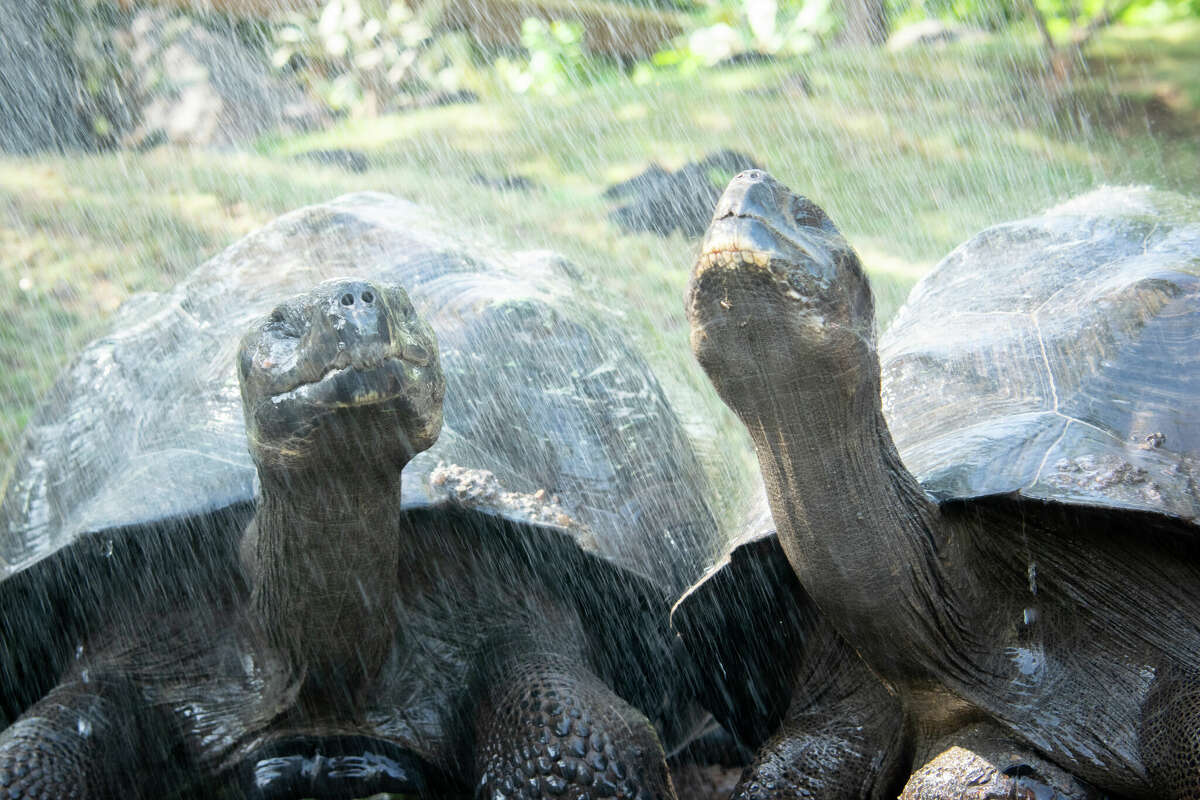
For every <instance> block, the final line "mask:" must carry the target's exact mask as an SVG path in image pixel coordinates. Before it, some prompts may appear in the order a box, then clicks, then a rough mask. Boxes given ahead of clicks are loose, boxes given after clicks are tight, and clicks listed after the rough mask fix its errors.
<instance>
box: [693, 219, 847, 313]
mask: <svg viewBox="0 0 1200 800" xmlns="http://www.w3.org/2000/svg"><path fill="white" fill-rule="evenodd" d="M834 245H835V241H834V240H833V237H831V236H830V235H829V234H828V233H827V232H826V231H824V230H823V229H821V228H819V227H816V226H815V225H794V226H792V230H791V231H781V230H779V228H778V227H777V226H776V225H773V224H772V223H771V221H770V220H767V219H764V218H762V217H759V216H756V215H730V216H727V217H723V218H721V219H717V220H714V221H713V223H712V225H711V226H709V229H708V233H707V235H706V236H705V237H704V244H703V246H702V248H701V252H700V255H699V257H698V258H697V259H696V263H695V266H694V267H693V268H692V280H691V292H690V294H691V298H690V299H691V304H692V306H693V309H694V311H700V310H701V306H708V307H711V306H712V305H713V303H712V302H711V300H712V299H717V300H718V305H719V306H720V307H721V308H722V309H723V310H724V311H728V310H730V308H729V302H728V300H727V299H726V294H727V290H728V287H729V286H730V285H731V284H736V283H738V282H740V281H742V280H746V279H748V278H749V279H752V280H753V281H754V283H755V284H756V285H757V286H759V289H758V291H759V292H761V291H762V288H764V287H765V286H767V285H771V286H773V287H774V289H775V291H774V292H773V293H772V294H774V295H776V297H777V298H778V299H780V300H786V301H791V302H792V303H799V304H801V305H808V304H810V303H812V302H814V301H816V300H817V299H819V298H820V297H821V296H822V295H823V293H824V292H825V291H826V290H827V289H828V287H829V285H830V284H831V283H832V282H833V280H834V279H835V275H836V270H837V264H836V259H835V257H834ZM754 311H755V309H753V308H750V309H747V312H748V313H754Z"/></svg>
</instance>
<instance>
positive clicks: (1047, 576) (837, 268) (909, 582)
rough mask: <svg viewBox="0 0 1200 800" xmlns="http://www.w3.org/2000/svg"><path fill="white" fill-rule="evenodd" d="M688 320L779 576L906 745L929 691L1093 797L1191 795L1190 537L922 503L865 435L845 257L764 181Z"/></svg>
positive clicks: (997, 507)
mask: <svg viewBox="0 0 1200 800" xmlns="http://www.w3.org/2000/svg"><path fill="white" fill-rule="evenodd" d="M688 314H689V318H690V320H691V323H692V347H693V351H694V352H695V354H696V357H697V359H698V360H699V361H700V363H701V365H702V366H703V367H704V369H705V371H706V372H707V373H708V375H709V377H710V379H711V380H712V382H713V384H714V386H715V388H716V389H717V391H718V393H719V394H720V395H721V397H722V399H723V400H724V401H725V402H726V403H727V404H728V405H729V406H730V408H731V409H733V411H734V412H735V413H736V414H737V415H738V417H739V418H740V419H741V421H742V422H743V423H744V424H745V426H746V428H747V430H748V432H749V434H750V436H751V439H752V440H753V442H754V446H755V450H756V452H757V455H758V461H759V466H760V469H761V470H762V474H763V478H764V481H765V482H766V485H767V493H768V498H769V501H770V505H771V510H772V514H773V517H774V520H775V523H776V525H777V526H778V530H779V537H780V541H781V543H782V545H783V549H784V551H785V553H786V554H787V557H788V560H789V561H790V563H791V564H792V567H793V569H794V570H795V572H796V575H797V577H798V578H799V579H800V582H801V584H803V586H804V588H805V590H806V591H808V592H809V593H810V594H811V596H812V597H813V599H814V600H815V601H816V603H817V605H818V606H819V607H820V609H821V610H822V612H824V613H825V614H826V615H828V617H829V619H830V621H831V622H832V623H833V624H834V625H835V626H836V627H837V628H838V630H839V631H840V633H841V634H842V635H843V636H844V637H845V638H846V640H847V642H848V643H849V644H850V645H851V646H852V647H853V648H854V649H855V650H857V651H858V652H859V653H860V654H861V655H862V657H863V659H864V660H865V661H866V663H867V664H868V665H869V666H870V667H871V668H872V669H873V670H874V671H875V672H876V673H877V674H878V675H879V676H880V677H881V678H883V679H884V680H885V681H887V682H888V683H889V684H890V685H892V686H894V687H896V689H897V691H898V692H899V694H900V696H901V698H902V700H904V702H905V705H906V707H907V708H909V709H913V713H915V714H916V715H917V720H916V722H917V726H918V727H919V728H925V727H928V726H930V725H932V724H933V723H932V722H931V720H930V718H929V717H928V716H927V715H928V714H930V713H933V714H934V715H936V713H937V712H936V709H934V710H932V711H931V710H930V709H922V707H921V705H920V703H917V702H914V700H913V698H914V695H915V693H916V692H917V691H918V690H919V689H920V688H921V687H927V686H936V687H939V688H940V689H941V691H943V692H944V693H945V695H946V696H947V697H948V698H954V697H957V698H958V700H959V701H965V702H966V703H967V704H968V705H969V706H972V707H974V708H976V709H977V710H978V711H979V712H980V713H983V714H985V715H988V716H991V717H992V718H993V719H995V720H997V721H998V722H999V723H1000V724H1001V725H1003V726H1004V727H1005V728H1006V729H1008V730H1010V731H1012V733H1013V734H1014V735H1015V736H1017V737H1018V738H1024V739H1025V740H1026V741H1027V742H1028V743H1029V744H1030V745H1032V746H1034V747H1036V748H1037V749H1038V750H1039V751H1041V752H1042V753H1044V754H1045V755H1046V756H1047V757H1049V758H1050V759H1051V760H1053V761H1055V762H1056V763H1058V764H1060V765H1061V766H1063V767H1064V768H1066V769H1067V770H1068V771H1070V772H1071V773H1073V774H1076V775H1078V776H1080V777H1081V778H1084V779H1086V780H1088V781H1089V782H1092V783H1094V784H1096V785H1097V786H1098V787H1100V788H1102V789H1105V790H1109V791H1116V792H1120V793H1125V794H1129V795H1131V796H1135V797H1146V798H1149V797H1156V798H1161V797H1174V798H1188V799H1189V800H1195V798H1197V797H1200V785H1198V784H1197V782H1196V779H1195V778H1194V777H1193V778H1191V779H1189V778H1185V777H1175V776H1186V775H1191V776H1196V775H1197V774H1200V773H1198V771H1197V770H1195V769H1194V765H1196V764H1198V763H1200V745H1198V739H1200V737H1197V735H1196V731H1197V730H1200V715H1197V714H1196V713H1195V712H1194V711H1193V710H1192V708H1193V707H1192V704H1191V703H1190V702H1189V701H1188V700H1187V698H1188V697H1189V695H1188V694H1187V691H1186V690H1184V691H1183V692H1182V693H1181V691H1180V687H1187V686H1190V685H1193V683H1194V680H1195V679H1194V678H1193V677H1192V675H1193V673H1192V670H1193V669H1194V665H1195V664H1196V663H1200V660H1197V658H1195V656H1197V655H1198V654H1200V625H1198V624H1197V622H1196V620H1197V619H1200V593H1197V592H1196V591H1195V588H1194V587H1196V586H1200V559H1197V558H1196V554H1195V553H1194V552H1193V551H1192V550H1190V549H1189V548H1188V546H1187V545H1185V544H1182V543H1183V542H1187V541H1189V537H1192V538H1194V536H1195V534H1194V530H1192V531H1190V532H1186V533H1183V532H1180V531H1179V530H1177V529H1176V528H1171V526H1172V525H1177V527H1178V524H1177V523H1174V522H1172V521H1171V520H1168V519H1158V518H1155V517H1153V516H1152V515H1142V516H1136V515H1132V514H1129V515H1125V514H1122V513H1121V512H1117V511H1114V510H1109V509H1104V510H1095V509H1087V508H1075V509H1070V510H1064V509H1061V508H1056V507H1054V506H1050V505H1043V506H1039V505H1037V504H1035V503H1027V504H1023V505H1017V504H1016V502H1015V501H1006V500H1005V499H1003V498H996V499H986V500H985V499H979V500H975V501H973V502H972V503H971V504H969V505H968V506H967V507H965V508H960V507H957V506H953V505H949V506H946V507H941V506H939V505H938V504H936V503H935V502H933V501H932V500H931V499H930V498H929V497H928V496H927V495H926V494H925V492H924V491H923V489H922V487H921V485H920V484H919V483H918V482H917V480H916V479H915V478H914V477H913V475H912V474H911V473H909V472H908V470H907V469H906V468H905V467H904V464H903V463H902V462H901V460H900V458H899V456H898V454H897V452H896V448H895V446H894V444H893V442H892V438H891V435H890V432H889V431H888V427H887V423H886V421H885V419H884V417H883V413H882V408H881V401H880V393H879V390H880V370H879V361H878V355H877V353H876V350H875V337H874V314H873V304H872V298H871V294H870V287H869V285H868V282H867V280H866V277H865V274H864V273H863V271H862V268H861V265H860V264H859V261H858V258H857V256H856V255H855V254H854V252H853V250H852V249H851V248H850V246H849V245H848V244H847V243H846V241H845V239H843V238H842V236H841V234H840V233H838V231H837V229H836V227H834V225H833V223H832V222H831V221H830V220H829V219H828V217H827V216H826V215H825V213H824V212H823V211H821V210H820V209H819V208H817V207H816V206H815V205H813V204H812V203H811V202H809V201H807V200H805V199H804V198H800V197H797V196H796V195H793V194H792V193H791V192H789V191H788V190H787V189H786V188H785V187H783V186H782V185H780V184H778V183H777V182H776V181H774V180H773V179H772V178H771V177H770V176H768V175H766V174H765V173H763V172H760V171H751V172H748V173H743V174H742V175H740V176H738V178H735V179H734V181H733V182H732V183H731V184H730V188H729V189H728V190H727V191H726V194H725V196H724V197H723V198H722V200H721V202H720V203H719V204H718V207H717V211H716V213H715V215H714V220H713V224H712V226H711V227H710V229H709V232H708V235H707V237H706V239H705V244H704V246H703V247H702V253H701V256H700V258H699V259H698V261H697V263H696V267H695V269H694V271H693V275H692V281H691V284H690V290H689V298H688ZM1156 526H1157V528H1161V529H1162V530H1158V529H1156ZM1017 543H1019V546H1017ZM1082 554H1086V558H1082V557H1081V555H1082ZM1034 562H1036V564H1037V575H1038V581H1037V584H1038V587H1039V589H1040V590H1039V591H1038V592H1036V593H1034V592H1031V590H1030V578H1029V576H1028V574H1027V573H1028V570H1029V564H1030V563H1034ZM1131 598H1138V600H1133V599H1131ZM1180 658H1184V659H1186V660H1188V661H1189V662H1190V663H1189V665H1188V666H1187V667H1186V668H1184V667H1180V666H1177V660H1176V659H1180ZM1176 672H1180V673H1182V677H1181V678H1177V677H1175V673H1176ZM1163 709H1171V710H1170V711H1165V710H1163ZM927 723H928V725H927Z"/></svg>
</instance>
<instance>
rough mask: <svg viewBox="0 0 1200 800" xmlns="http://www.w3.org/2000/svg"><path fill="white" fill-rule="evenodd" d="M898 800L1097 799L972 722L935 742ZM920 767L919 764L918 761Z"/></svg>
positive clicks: (1095, 792)
mask: <svg viewBox="0 0 1200 800" xmlns="http://www.w3.org/2000/svg"><path fill="white" fill-rule="evenodd" d="M928 753H929V754H931V755H932V758H929V759H928V760H927V761H926V763H925V764H924V766H922V767H921V768H920V769H918V770H916V771H915V772H914V773H913V774H912V777H910V778H909V780H908V784H907V785H906V786H905V787H904V792H903V794H901V795H900V800H1014V798H1015V800H1103V798H1106V797H1108V796H1109V795H1107V794H1105V793H1102V792H1100V791H1099V790H1097V789H1094V788H1092V787H1091V786H1089V785H1088V784H1086V783H1084V782H1083V781H1081V780H1079V779H1078V778H1076V777H1075V776H1073V775H1071V774H1070V773H1067V772H1065V771H1064V770H1062V769H1061V768H1059V767H1057V766H1055V765H1054V764H1052V763H1050V762H1049V761H1047V760H1046V759H1044V758H1042V757H1041V756H1039V755H1037V754H1036V753H1034V752H1032V751H1030V750H1029V748H1028V747H1025V746H1022V745H1021V744H1019V743H1017V742H1015V741H1013V740H1012V739H1010V738H1009V737H1008V736H1007V735H1006V734H1005V732H1004V731H1002V730H1000V729H999V728H997V727H996V726H994V725H992V724H991V723H976V724H973V725H968V726H967V727H965V728H962V729H961V730H958V731H956V732H955V733H953V734H952V735H950V736H947V737H944V738H942V739H939V740H938V741H937V742H935V743H934V744H933V745H931V746H930V747H929V748H928ZM918 763H920V762H918Z"/></svg>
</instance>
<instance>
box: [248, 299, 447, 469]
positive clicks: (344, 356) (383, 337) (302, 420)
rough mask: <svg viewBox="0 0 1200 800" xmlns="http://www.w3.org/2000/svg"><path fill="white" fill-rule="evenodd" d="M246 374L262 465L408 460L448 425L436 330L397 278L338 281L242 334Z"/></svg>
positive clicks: (253, 441) (251, 434)
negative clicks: (394, 282) (396, 282)
mask: <svg viewBox="0 0 1200 800" xmlns="http://www.w3.org/2000/svg"><path fill="white" fill-rule="evenodd" d="M238 378H239V380H240V383H241V389H242V410H243V412H244V414H245V419H246V434H247V437H248V439H249V442H250V453H251V455H252V456H253V457H254V460H255V462H256V463H257V464H258V465H259V467H260V469H262V468H264V467H266V468H271V469H286V470H301V471H302V470H306V469H323V470H328V469H337V468H339V467H345V468H350V469H355V470H357V469H360V468H368V469H370V468H373V467H385V468H390V467H401V466H403V464H404V463H406V462H407V461H408V460H409V459H410V458H412V456H413V455H415V454H416V453H419V452H421V451H422V450H425V449H427V448H429V447H430V446H431V445H432V444H433V443H434V442H435V441H436V440H437V437H438V433H439V432H440V431H441V427H442V396H443V394H444V391H445V379H444V378H443V376H442V370H441V365H440V363H439V361H438V349H437V342H436V340H435V338H434V335H433V330H432V329H431V328H430V327H429V325H428V323H426V322H425V321H424V320H423V319H421V318H420V317H419V316H417V313H416V311H415V310H414V309H413V305H412V303H411V302H410V301H409V299H408V294H407V293H406V292H405V291H404V289H402V288H400V287H399V286H389V285H378V284H373V283H369V282H366V281H361V280H350V279H338V280H330V281H326V282H324V283H321V284H320V285H318V286H317V287H316V288H314V289H313V290H311V291H309V292H307V293H306V294H302V295H299V296H297V297H293V298H292V299H290V300H287V301H286V302H284V303H282V304H280V305H279V306H278V307H276V308H275V310H274V311H272V312H271V313H270V314H268V315H267V316H266V318H264V319H262V320H260V321H259V322H258V323H257V324H256V325H255V326H254V327H253V328H252V329H251V330H250V331H249V332H248V333H247V334H246V335H245V337H244V338H243V339H242V343H241V348H240V350H239V352H238Z"/></svg>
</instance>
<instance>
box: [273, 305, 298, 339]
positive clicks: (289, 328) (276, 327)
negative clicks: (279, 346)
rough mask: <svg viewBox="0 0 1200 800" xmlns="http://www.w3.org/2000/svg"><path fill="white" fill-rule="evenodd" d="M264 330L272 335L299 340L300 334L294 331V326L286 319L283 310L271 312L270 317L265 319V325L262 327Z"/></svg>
mask: <svg viewBox="0 0 1200 800" xmlns="http://www.w3.org/2000/svg"><path fill="white" fill-rule="evenodd" d="M264 328H265V330H268V331H271V332H272V333H276V334H278V335H280V336H286V337H289V338H292V339H298V338H300V332H299V331H298V330H297V329H296V326H295V324H294V323H293V322H292V320H290V319H288V316H287V314H285V313H284V312H283V310H282V309H279V308H277V309H275V310H274V311H272V312H271V314H270V316H268V317H267V324H266V325H265V326H264Z"/></svg>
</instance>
